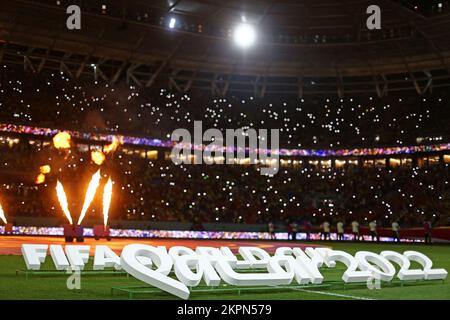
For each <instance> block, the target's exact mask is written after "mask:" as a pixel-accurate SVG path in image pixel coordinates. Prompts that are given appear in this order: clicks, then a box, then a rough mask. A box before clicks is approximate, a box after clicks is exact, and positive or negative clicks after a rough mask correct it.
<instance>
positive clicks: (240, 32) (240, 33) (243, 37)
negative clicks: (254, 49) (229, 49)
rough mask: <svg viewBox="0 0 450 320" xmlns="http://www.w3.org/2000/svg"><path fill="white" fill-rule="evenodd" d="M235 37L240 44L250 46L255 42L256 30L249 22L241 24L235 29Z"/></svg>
mask: <svg viewBox="0 0 450 320" xmlns="http://www.w3.org/2000/svg"><path fill="white" fill-rule="evenodd" d="M233 39H234V42H235V43H236V44H237V45H238V46H240V47H242V48H248V47H250V46H251V45H252V44H254V43H255V40H256V31H255V29H254V28H253V27H252V26H251V25H249V24H241V25H239V26H237V27H236V29H234V32H233Z"/></svg>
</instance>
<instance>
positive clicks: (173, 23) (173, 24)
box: [169, 18, 177, 29]
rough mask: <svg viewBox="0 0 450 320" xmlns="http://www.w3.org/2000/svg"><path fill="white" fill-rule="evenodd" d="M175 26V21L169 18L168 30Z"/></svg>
mask: <svg viewBox="0 0 450 320" xmlns="http://www.w3.org/2000/svg"><path fill="white" fill-rule="evenodd" d="M176 24H177V19H175V18H170V20H169V28H170V29H173V28H175V25H176Z"/></svg>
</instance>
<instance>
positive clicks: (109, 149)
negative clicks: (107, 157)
mask: <svg viewBox="0 0 450 320" xmlns="http://www.w3.org/2000/svg"><path fill="white" fill-rule="evenodd" d="M121 144H123V137H119V138H117V137H116V136H114V137H113V140H112V142H111V143H110V144H108V145H106V146H105V147H104V151H105V153H106V154H108V153H110V152H114V151H116V150H117V148H118V147H119V146H120V145H121Z"/></svg>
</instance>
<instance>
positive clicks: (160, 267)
mask: <svg viewBox="0 0 450 320" xmlns="http://www.w3.org/2000/svg"><path fill="white" fill-rule="evenodd" d="M138 256H143V257H147V258H150V259H152V261H153V262H154V263H155V265H156V266H157V269H156V270H152V269H150V268H148V267H146V266H144V265H143V264H142V263H140V262H139V261H138V259H137V257H138ZM120 264H121V265H122V268H123V269H124V270H125V271H126V272H128V273H129V274H131V275H132V276H133V277H135V278H136V279H139V280H141V281H143V282H145V283H147V284H149V285H151V286H154V287H157V288H159V289H161V290H163V291H166V292H169V293H171V294H173V295H175V296H177V297H179V298H182V299H187V298H189V293H190V292H189V289H188V288H187V287H186V286H185V285H184V284H183V283H181V282H180V281H177V280H175V279H172V278H170V277H168V276H167V275H168V274H169V273H170V271H171V269H172V265H173V262H172V259H171V258H170V256H169V254H168V253H167V252H163V251H162V250H160V249H159V248H155V247H153V246H148V245H144V244H130V245H127V246H125V248H123V251H122V255H121V256H120Z"/></svg>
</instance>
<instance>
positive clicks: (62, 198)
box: [56, 180, 73, 224]
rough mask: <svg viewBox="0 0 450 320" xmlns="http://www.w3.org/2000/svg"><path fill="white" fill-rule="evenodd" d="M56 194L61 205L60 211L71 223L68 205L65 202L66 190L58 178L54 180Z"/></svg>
mask: <svg viewBox="0 0 450 320" xmlns="http://www.w3.org/2000/svg"><path fill="white" fill-rule="evenodd" d="M56 195H57V196H58V200H59V204H60V205H61V208H62V211H63V212H64V214H65V215H66V218H67V220H69V223H70V224H73V221H72V217H71V214H70V211H69V205H68V203H67V196H66V192H65V191H64V187H63V185H62V184H61V182H59V180H58V181H57V182H56Z"/></svg>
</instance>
